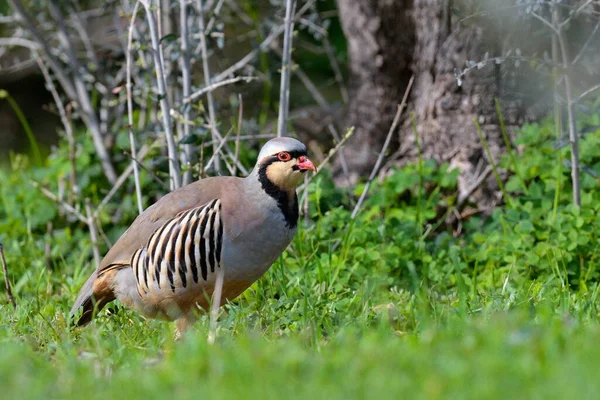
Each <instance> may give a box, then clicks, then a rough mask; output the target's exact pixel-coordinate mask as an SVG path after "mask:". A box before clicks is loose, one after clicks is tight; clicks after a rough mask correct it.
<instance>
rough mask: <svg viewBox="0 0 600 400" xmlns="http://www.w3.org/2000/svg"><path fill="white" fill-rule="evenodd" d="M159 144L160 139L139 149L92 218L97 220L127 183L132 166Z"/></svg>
mask: <svg viewBox="0 0 600 400" xmlns="http://www.w3.org/2000/svg"><path fill="white" fill-rule="evenodd" d="M161 142H162V139H160V138H159V139H157V140H156V141H155V142H154V143H153V144H152V145H150V146H147V145H144V146H143V147H142V148H141V150H140V152H139V153H138V159H137V160H136V159H133V158H132V161H131V164H129V166H128V167H127V169H125V171H123V173H122V174H121V175H120V176H119V178H118V179H117V181H116V182H115V184H114V185H113V187H112V188H111V189H110V191H109V192H108V194H107V195H106V196H104V199H102V201H101V202H100V204H99V205H98V207H96V211H95V212H94V218H98V215H99V214H100V212H101V211H102V209H103V208H104V206H106V204H108V202H109V201H110V200H111V199H112V197H113V196H114V195H115V193H117V190H119V188H120V187H121V186H122V185H123V183H125V181H127V178H129V175H131V173H132V172H133V169H134V166H137V165H138V163H139V162H140V161H141V160H143V159H144V157H146V155H147V154H148V153H149V152H150V150H151V149H153V148H154V147H156V146H159V145H160V143H161Z"/></svg>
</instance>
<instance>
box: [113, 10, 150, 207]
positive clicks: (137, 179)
mask: <svg viewBox="0 0 600 400" xmlns="http://www.w3.org/2000/svg"><path fill="white" fill-rule="evenodd" d="M139 5H140V2H139V1H136V2H135V5H134V6H133V12H132V13H131V22H130V23H129V31H128V34H127V49H126V51H125V54H126V59H127V67H126V69H127V83H126V89H127V119H128V123H129V126H128V131H129V147H130V148H131V157H132V158H133V160H132V161H131V165H132V168H133V179H134V181H135V197H136V200H137V201H136V202H137V206H138V214H141V213H142V212H143V211H144V205H143V203H142V186H141V184H140V171H139V169H138V165H137V163H136V162H135V159H136V158H137V154H136V145H135V136H134V134H133V99H132V93H131V47H132V45H133V27H134V26H135V17H136V15H137V12H138V8H139ZM114 186H116V184H115V185H113V187H114Z"/></svg>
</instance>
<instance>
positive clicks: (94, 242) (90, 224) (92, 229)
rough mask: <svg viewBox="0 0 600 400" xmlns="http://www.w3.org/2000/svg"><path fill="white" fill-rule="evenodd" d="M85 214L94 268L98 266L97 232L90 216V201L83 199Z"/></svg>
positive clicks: (93, 220)
mask: <svg viewBox="0 0 600 400" xmlns="http://www.w3.org/2000/svg"><path fill="white" fill-rule="evenodd" d="M85 213H86V214H87V225H88V227H89V228H90V238H91V239H92V252H93V253H94V262H95V263H96V268H98V266H99V265H100V260H101V259H100V249H99V248H98V231H97V230H96V221H95V219H94V214H92V207H91V206H90V199H85Z"/></svg>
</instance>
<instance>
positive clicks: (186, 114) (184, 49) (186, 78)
mask: <svg viewBox="0 0 600 400" xmlns="http://www.w3.org/2000/svg"><path fill="white" fill-rule="evenodd" d="M179 24H180V28H179V29H180V33H181V80H182V86H183V88H182V90H183V98H184V99H187V98H189V97H190V93H191V92H192V74H191V72H190V51H189V43H188V39H189V38H188V36H189V32H188V16H187V5H186V0H179ZM183 107H184V108H183V118H184V120H185V121H190V120H191V116H190V114H191V112H190V111H191V107H190V106H189V105H187V104H186V105H184V106H183ZM182 129H183V137H188V136H189V135H190V125H189V124H183V125H182ZM183 153H184V154H185V161H186V163H187V164H188V166H189V165H191V164H192V158H193V147H192V145H190V144H184V145H183ZM191 182H192V170H191V168H187V170H186V171H185V173H184V175H183V184H184V185H187V184H189V183H191Z"/></svg>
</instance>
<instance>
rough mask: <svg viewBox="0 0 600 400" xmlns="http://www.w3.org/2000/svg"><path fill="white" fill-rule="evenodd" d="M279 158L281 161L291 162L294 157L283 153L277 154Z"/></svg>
mask: <svg viewBox="0 0 600 400" xmlns="http://www.w3.org/2000/svg"><path fill="white" fill-rule="evenodd" d="M277 158H278V159H279V161H290V160H291V159H292V156H291V155H290V153H288V152H286V151H282V152H281V153H278V154H277Z"/></svg>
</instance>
